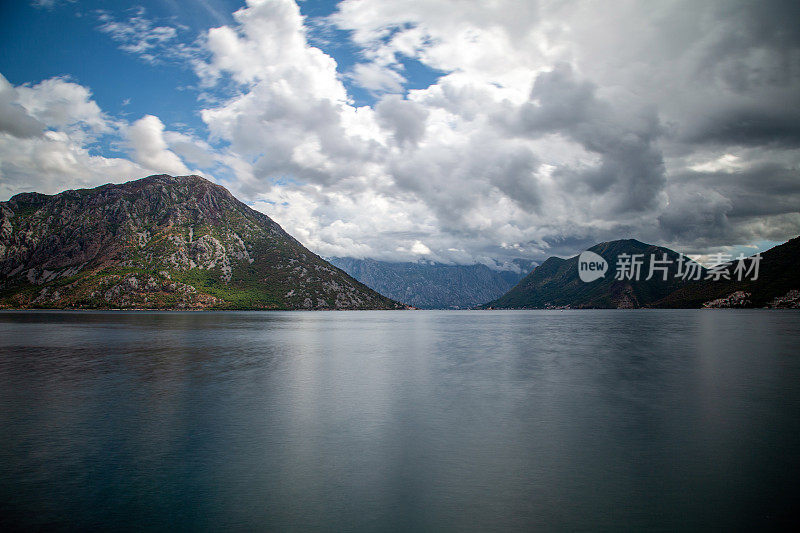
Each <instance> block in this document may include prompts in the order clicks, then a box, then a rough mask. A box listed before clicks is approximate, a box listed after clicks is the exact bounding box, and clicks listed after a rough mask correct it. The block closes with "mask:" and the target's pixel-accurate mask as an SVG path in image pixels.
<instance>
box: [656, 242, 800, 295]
mask: <svg viewBox="0 0 800 533" xmlns="http://www.w3.org/2000/svg"><path fill="white" fill-rule="evenodd" d="M750 261H752V259H749V260H745V264H746V265H747V266H748V267H749V266H750ZM798 265H800V237H795V238H794V239H791V240H789V241H787V242H785V243H783V244H780V245H778V246H776V247H774V248H771V249H769V250H767V251H766V252H764V253H762V254H761V261H760V265H759V268H758V278H757V279H755V280H752V279H750V278H751V277H752V276H745V279H743V280H742V281H738V280H737V279H736V277H737V276H736V275H735V271H734V268H735V265H730V266H728V267H727V269H726V271H727V277H728V278H730V279H729V280H726V279H724V278H723V279H720V280H718V281H713V280H703V281H697V282H692V283H688V284H686V285H685V286H684V287H681V288H680V289H678V290H677V291H675V292H674V293H672V294H670V295H668V296H667V297H666V298H664V299H663V300H661V301H659V302H656V303H655V306H658V307H703V306H705V307H793V308H796V307H798V305H800V267H799V266H798ZM732 295H735V296H733V297H732Z"/></svg>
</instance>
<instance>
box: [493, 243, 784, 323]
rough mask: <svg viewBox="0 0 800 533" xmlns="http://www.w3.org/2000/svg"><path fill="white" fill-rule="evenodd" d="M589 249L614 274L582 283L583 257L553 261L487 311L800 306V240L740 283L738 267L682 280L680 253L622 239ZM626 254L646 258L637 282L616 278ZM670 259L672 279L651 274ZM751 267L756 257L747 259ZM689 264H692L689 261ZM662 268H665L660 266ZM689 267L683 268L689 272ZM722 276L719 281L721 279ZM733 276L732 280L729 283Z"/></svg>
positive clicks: (769, 255) (765, 258)
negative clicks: (654, 264)
mask: <svg viewBox="0 0 800 533" xmlns="http://www.w3.org/2000/svg"><path fill="white" fill-rule="evenodd" d="M589 251H591V252H594V253H596V254H598V255H599V256H600V257H602V258H603V259H604V260H605V261H606V262H607V263H608V267H609V269H610V270H609V272H608V273H607V274H606V275H605V276H603V277H600V278H598V279H595V280H593V281H590V282H585V281H582V280H581V279H580V276H579V272H578V266H579V257H580V256H575V257H572V258H570V259H560V258H557V257H551V258H549V259H548V260H547V261H545V262H544V263H542V264H541V265H539V266H538V267H536V268H535V269H534V270H533V272H531V273H530V274H529V275H528V276H526V277H525V278H524V279H523V280H522V281H520V282H519V284H517V286H515V287H514V288H513V289H511V290H510V291H509V292H507V293H506V294H504V295H503V296H501V297H500V298H498V299H497V300H494V301H492V302H490V303H489V304H487V305H486V306H484V307H491V308H501V309H504V308H509V309H522V308H525V309H547V308H573V309H576V308H577V309H580V308H640V307H666V308H700V307H797V306H798V304H800V298H798V296H799V295H800V275H798V272H800V271H798V269H797V264H798V260H800V238H795V239H792V240H790V241H789V242H787V243H784V244H782V245H779V246H776V247H775V248H772V249H771V250H768V251H766V252H764V253H763V254H761V260H760V266H759V276H758V279H757V280H751V279H750V278H751V277H752V276H744V279H743V280H742V281H737V280H736V278H737V276H736V275H735V273H734V271H735V265H736V263H735V262H734V263H732V264H729V265H728V266H726V267H724V268H722V269H721V270H723V271H724V274H721V275H719V276H712V278H711V279H708V278H709V275H710V272H709V271H708V270H706V269H704V268H702V267H700V266H699V265H697V264H696V263H693V264H694V265H695V267H696V268H698V269H699V271H700V279H698V280H692V279H691V277H689V279H684V278H682V277H680V276H678V275H677V274H678V268H679V267H678V259H679V254H678V253H677V252H674V251H673V250H670V249H668V248H663V247H659V246H653V245H650V244H645V243H643V242H639V241H636V240H619V241H612V242H606V243H602V244H598V245H596V246H593V247H592V248H589ZM622 254H627V255H628V256H632V255H634V254H641V256H642V257H643V261H642V264H641V266H640V274H641V275H640V276H639V278H638V280H637V279H616V276H615V273H616V272H615V270H616V266H617V265H618V259H619V257H620V256H621V255H622ZM664 254H666V256H667V261H666V262H665V265H666V267H665V268H666V278H667V279H666V281H664V280H663V277H664V276H663V275H662V274H661V272H660V271H658V270H656V271H655V272H654V276H653V277H652V279H649V280H648V279H646V278H647V277H648V274H649V269H650V262H651V259H652V258H656V259H658V260H661V259H663V257H664ZM743 263H744V265H745V266H746V267H747V268H749V267H750V266H751V264H752V259H745V261H744V262H743ZM686 264H689V263H688V262H687V263H686ZM657 265H660V263H659V264H657ZM686 268H687V267H686V266H684V267H683V269H684V270H686ZM717 278H718V279H717ZM728 278H730V279H728Z"/></svg>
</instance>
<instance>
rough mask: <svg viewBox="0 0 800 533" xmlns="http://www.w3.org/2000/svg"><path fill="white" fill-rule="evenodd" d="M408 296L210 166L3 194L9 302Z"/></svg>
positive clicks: (133, 304) (371, 300)
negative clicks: (389, 289)
mask: <svg viewBox="0 0 800 533" xmlns="http://www.w3.org/2000/svg"><path fill="white" fill-rule="evenodd" d="M402 307H403V306H402V305H401V304H400V303H398V302H396V301H393V300H391V299H389V298H386V297H385V296H382V295H380V294H378V293H377V292H375V291H373V290H372V289H370V288H368V287H366V286H365V285H363V284H361V283H359V282H358V281H356V280H355V279H353V278H352V277H350V276H348V275H347V274H346V273H344V272H342V271H341V270H339V269H338V268H336V267H334V266H332V265H330V264H328V263H327V262H326V261H324V260H323V259H321V258H320V257H318V256H316V255H314V254H313V253H311V252H310V251H309V250H307V249H306V248H305V247H304V246H303V245H301V244H300V243H299V242H298V241H297V240H295V239H294V238H293V237H291V236H290V235H289V234H287V233H286V232H285V231H284V230H283V229H282V228H281V227H280V226H279V225H278V224H276V223H275V222H274V221H272V220H271V219H270V218H269V217H268V216H266V215H264V214H262V213H259V212H257V211H255V210H253V209H251V208H250V207H248V206H246V205H245V204H243V203H242V202H240V201H238V200H237V199H236V198H234V197H233V195H231V193H230V192H228V190H227V189H225V188H224V187H222V186H220V185H216V184H213V183H211V182H210V181H207V180H205V179H203V178H201V177H199V176H180V177H172V176H167V175H159V176H150V177H147V178H144V179H140V180H137V181H131V182H128V183H125V184H122V185H114V184H108V185H103V186H101V187H97V188H94V189H81V190H71V191H65V192H62V193H60V194H56V195H45V194H39V193H23V194H18V195H16V196H14V197H13V198H11V199H10V200H9V201H7V202H0V308H92V309H97V308H101V309H102V308H153V309H185V308H190V309H399V308H402Z"/></svg>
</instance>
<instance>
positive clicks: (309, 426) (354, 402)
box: [0, 311, 800, 531]
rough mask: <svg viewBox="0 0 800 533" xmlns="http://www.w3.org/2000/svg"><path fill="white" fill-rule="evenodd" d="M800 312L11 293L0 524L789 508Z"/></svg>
mask: <svg viewBox="0 0 800 533" xmlns="http://www.w3.org/2000/svg"><path fill="white" fill-rule="evenodd" d="M799 340H800V314H798V313H794V312H785V313H781V312H774V313H766V312H759V311H752V312H708V311H641V312H619V311H598V312H574V311H573V312H570V311H566V312H480V313H479V312H412V313H404V312H374V313H373V312H332V313H254V312H242V313H192V312H187V313H103V312H99V313H90V312H75V313H68V312H67V313H50V312H34V313H14V312H11V313H0V430H1V431H2V436H3V438H2V439H1V440H0V459H2V460H1V461H0V501H2V502H3V510H4V512H3V513H2V518H0V526H27V527H54V526H55V527H67V526H71V527H73V528H74V529H89V528H94V527H104V528H110V527H116V526H118V525H120V524H123V523H124V524H128V525H129V526H130V527H131V528H143V527H145V528H168V527H172V526H177V525H179V526H181V527H183V528H188V529H248V530H249V529H286V528H293V529H301V530H306V529H332V530H341V529H348V530H370V531H372V530H382V529H401V530H441V529H446V530H487V529H488V530H497V529H512V530H514V529H518V530H527V529H531V528H545V529H587V528H591V529H597V528H612V527H613V528H614V529H643V528H653V527H659V528H662V529H700V528H703V529H705V528H708V527H714V528H727V527H731V528H733V527H741V526H743V525H745V526H746V525H756V524H758V525H763V524H764V523H765V521H766V523H767V524H772V525H775V524H776V521H778V520H780V519H784V518H785V519H788V517H789V514H788V512H789V505H790V504H791V497H790V495H791V494H792V490H793V483H794V481H793V479H791V473H792V472H796V471H797V468H798V466H800V465H799V464H798V457H800V443H798V435H800V427H799V426H800V422H798V417H797V414H798V413H800V387H799V386H798V378H799V377H800V361H798V358H797V353H796V346H797V345H798V341H799Z"/></svg>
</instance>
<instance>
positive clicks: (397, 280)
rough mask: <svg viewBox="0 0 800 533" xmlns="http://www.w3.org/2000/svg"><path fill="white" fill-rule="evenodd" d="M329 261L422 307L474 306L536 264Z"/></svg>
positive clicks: (337, 258)
mask: <svg viewBox="0 0 800 533" xmlns="http://www.w3.org/2000/svg"><path fill="white" fill-rule="evenodd" d="M328 260H329V261H330V262H331V263H332V264H334V265H336V266H337V267H339V268H341V269H342V270H344V271H345V272H347V273H348V274H350V275H351V276H353V277H354V278H356V279H357V280H359V281H360V282H362V283H363V284H365V285H367V286H368V287H371V288H373V289H375V290H376V291H378V292H380V293H381V294H385V295H387V296H389V297H391V298H394V299H395V300H399V301H401V302H404V303H406V304H408V305H413V306H414V307H418V308H421V309H448V308H469V307H474V306H476V305H478V304H481V303H484V302H487V301H489V300H491V299H493V298H497V297H498V296H500V295H501V294H503V293H505V292H506V291H507V290H508V289H510V288H511V287H513V286H514V285H515V284H516V283H517V282H518V281H519V280H520V279H521V278H522V277H523V276H524V275H525V274H527V273H528V272H529V271H530V270H531V268H533V266H535V263H533V262H531V261H528V260H524V259H515V260H514V261H513V263H512V264H510V265H508V266H509V267H510V268H512V269H513V270H493V269H491V268H489V267H487V266H486V265H481V264H475V265H446V264H442V263H433V262H416V263H391V262H386V261H376V260H374V259H354V258H351V257H332V258H329V259H328Z"/></svg>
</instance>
